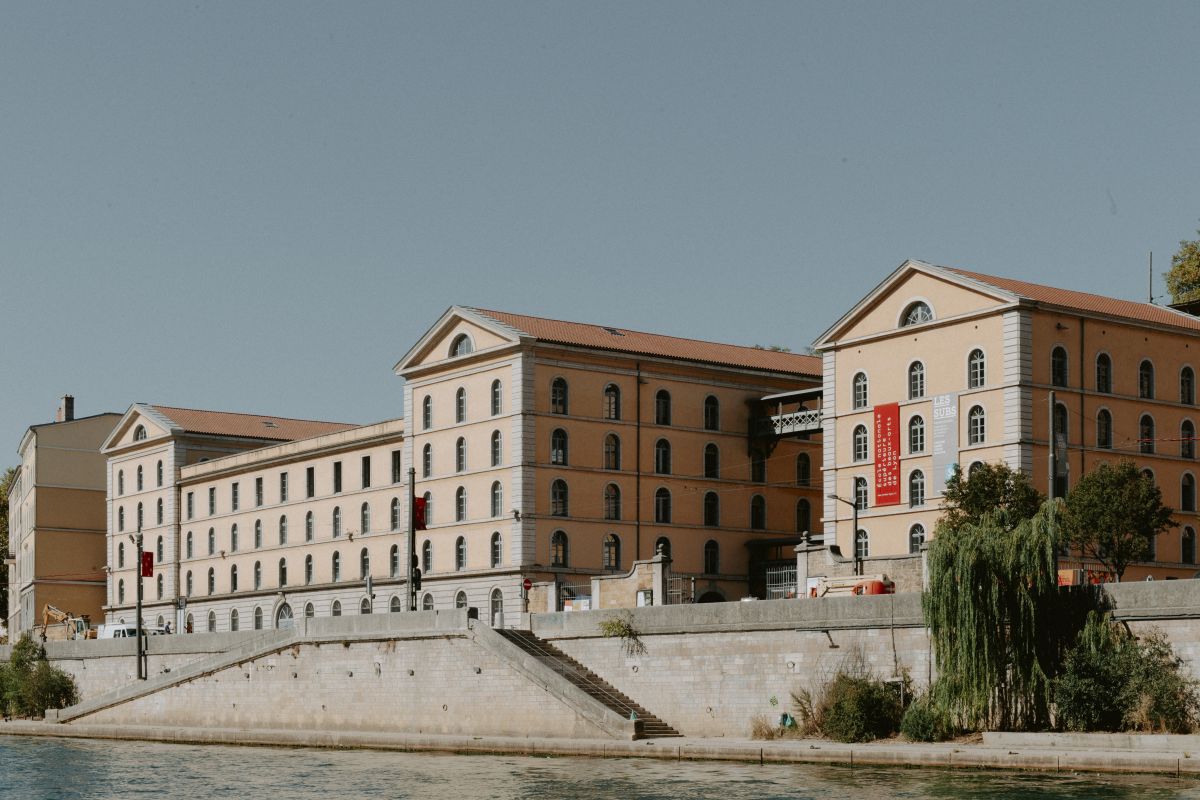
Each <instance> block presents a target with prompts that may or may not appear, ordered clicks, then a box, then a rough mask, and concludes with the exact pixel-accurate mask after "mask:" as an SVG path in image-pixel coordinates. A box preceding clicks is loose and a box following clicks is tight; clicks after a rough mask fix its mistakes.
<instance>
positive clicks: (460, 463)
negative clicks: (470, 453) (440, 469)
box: [454, 436, 467, 472]
mask: <svg viewBox="0 0 1200 800" xmlns="http://www.w3.org/2000/svg"><path fill="white" fill-rule="evenodd" d="M466 468H467V440H466V439H465V438H464V437H462V436H460V437H458V441H456V442H455V443H454V471H455V472H462V471H463V470H465V469H466Z"/></svg>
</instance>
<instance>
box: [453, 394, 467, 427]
mask: <svg viewBox="0 0 1200 800" xmlns="http://www.w3.org/2000/svg"><path fill="white" fill-rule="evenodd" d="M454 421H455V422H466V421H467V390H466V389H464V388H462V387H461V386H460V387H458V391H457V392H455V393H454Z"/></svg>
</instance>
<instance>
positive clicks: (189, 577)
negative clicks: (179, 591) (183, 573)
mask: <svg viewBox="0 0 1200 800" xmlns="http://www.w3.org/2000/svg"><path fill="white" fill-rule="evenodd" d="M185 586H186V587H187V589H186V594H187V596H188V597H191V596H192V571H191V570H190V569H189V570H188V573H187V579H186V581H185Z"/></svg>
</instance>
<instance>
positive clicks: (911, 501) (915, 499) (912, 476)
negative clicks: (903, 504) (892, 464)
mask: <svg viewBox="0 0 1200 800" xmlns="http://www.w3.org/2000/svg"><path fill="white" fill-rule="evenodd" d="M908 505H909V507H910V508H916V507H917V506H923V505H925V473H924V472H922V471H921V470H919V469H914V470H913V471H912V472H910V473H909V474H908Z"/></svg>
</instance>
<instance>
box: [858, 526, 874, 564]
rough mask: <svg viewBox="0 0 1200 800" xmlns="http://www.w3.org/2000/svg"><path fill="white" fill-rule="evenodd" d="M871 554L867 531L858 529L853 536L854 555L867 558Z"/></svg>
mask: <svg viewBox="0 0 1200 800" xmlns="http://www.w3.org/2000/svg"><path fill="white" fill-rule="evenodd" d="M870 554H871V540H870V537H868V536H867V532H866V531H864V530H859V532H858V534H857V535H856V536H855V537H854V555H855V557H856V558H867V557H868V556H870Z"/></svg>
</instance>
